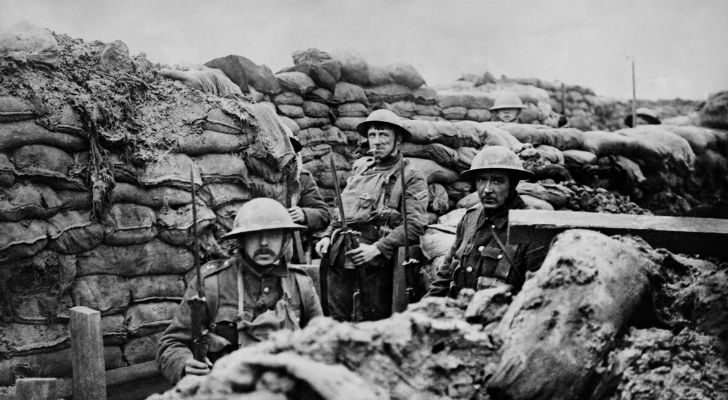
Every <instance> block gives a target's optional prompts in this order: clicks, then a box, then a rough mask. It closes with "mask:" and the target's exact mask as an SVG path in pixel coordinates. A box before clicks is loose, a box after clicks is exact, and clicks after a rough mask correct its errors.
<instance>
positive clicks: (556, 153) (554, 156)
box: [536, 144, 564, 164]
mask: <svg viewBox="0 0 728 400" xmlns="http://www.w3.org/2000/svg"><path fill="white" fill-rule="evenodd" d="M536 151H537V152H538V153H539V154H540V155H541V159H543V160H546V161H548V162H550V163H551V164H564V154H563V153H562V152H561V150H559V149H557V148H556V147H553V146H549V145H547V144H541V145H538V146H536Z"/></svg>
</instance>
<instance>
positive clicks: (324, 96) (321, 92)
mask: <svg viewBox="0 0 728 400" xmlns="http://www.w3.org/2000/svg"><path fill="white" fill-rule="evenodd" d="M306 100H311V101H317V102H319V103H324V104H334V103H336V102H335V101H334V89H332V90H328V89H324V88H322V87H317V88H316V89H314V90H313V91H311V93H308V94H307V95H306Z"/></svg>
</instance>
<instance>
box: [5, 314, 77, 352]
mask: <svg viewBox="0 0 728 400" xmlns="http://www.w3.org/2000/svg"><path fill="white" fill-rule="evenodd" d="M0 336H2V338H3V342H2V343H0V353H2V354H3V355H4V356H6V357H7V358H10V357H13V356H21V355H26V354H33V353H38V352H48V351H52V350H53V348H54V347H56V346H64V345H67V344H68V343H69V342H70V338H71V335H70V332H69V331H68V326H67V325H64V324H47V325H29V324H19V323H9V324H3V325H2V326H0Z"/></svg>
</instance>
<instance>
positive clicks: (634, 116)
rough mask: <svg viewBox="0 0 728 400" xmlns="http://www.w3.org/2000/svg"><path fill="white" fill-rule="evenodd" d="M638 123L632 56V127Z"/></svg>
mask: <svg viewBox="0 0 728 400" xmlns="http://www.w3.org/2000/svg"><path fill="white" fill-rule="evenodd" d="M637 125H639V122H637V88H636V83H635V77H634V58H633V59H632V128H636V127H637Z"/></svg>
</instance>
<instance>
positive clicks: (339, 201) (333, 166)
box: [329, 153, 348, 231]
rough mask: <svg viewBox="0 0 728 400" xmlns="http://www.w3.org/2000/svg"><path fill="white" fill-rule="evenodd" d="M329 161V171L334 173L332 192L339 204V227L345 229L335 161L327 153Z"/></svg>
mask: <svg viewBox="0 0 728 400" xmlns="http://www.w3.org/2000/svg"><path fill="white" fill-rule="evenodd" d="M329 161H330V162H331V173H332V174H334V192H335V193H336V204H338V205H339V218H340V219H341V229H342V230H343V231H346V230H347V229H348V227H347V226H346V215H344V205H343V204H342V203H341V189H340V188H339V175H338V174H337V173H336V163H335V162H334V157H333V156H332V155H331V154H330V153H329Z"/></svg>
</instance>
